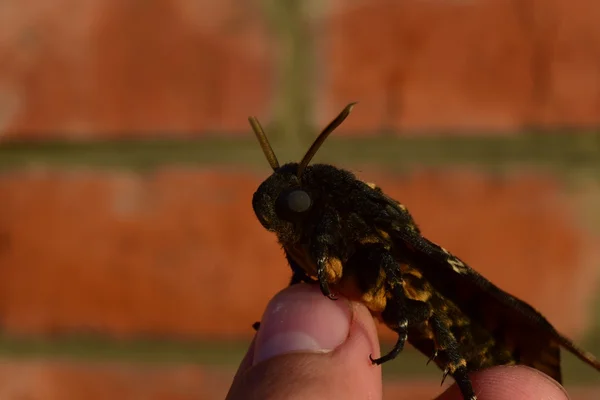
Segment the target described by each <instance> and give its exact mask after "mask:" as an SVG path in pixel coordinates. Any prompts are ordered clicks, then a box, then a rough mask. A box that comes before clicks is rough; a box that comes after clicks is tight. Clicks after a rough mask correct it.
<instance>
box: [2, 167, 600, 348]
mask: <svg viewBox="0 0 600 400" xmlns="http://www.w3.org/2000/svg"><path fill="white" fill-rule="evenodd" d="M265 172H266V171H265ZM360 175H361V177H364V178H368V179H369V180H371V181H375V182H378V184H379V185H380V186H381V187H382V188H384V190H386V192H388V193H389V194H390V195H392V196H394V197H396V198H398V199H400V200H401V201H403V202H404V204H406V205H407V206H408V207H409V209H410V210H411V211H412V213H413V215H414V217H415V219H416V220H417V222H418V223H419V224H420V226H421V227H422V230H423V232H424V234H425V235H426V236H427V237H429V238H430V239H432V240H434V241H437V242H439V243H441V244H443V245H444V246H445V247H446V248H448V249H450V250H451V251H453V252H454V253H455V254H457V255H459V256H460V257H462V258H463V259H465V260H466V261H467V262H468V263H470V264H471V265H472V266H473V267H474V268H476V269H478V270H479V271H481V272H482V273H483V274H484V275H485V276H487V277H488V278H490V279H491V280H492V281H493V282H495V283H497V284H498V285H499V286H500V287H502V288H504V289H506V290H508V291H509V292H512V293H514V294H516V295H518V296H520V297H522V298H524V299H526V300H527V301H530V302H531V303H532V304H533V305H534V306H536V307H538V308H539V309H540V310H541V311H542V312H544V313H545V314H546V315H547V316H548V317H549V318H550V320H551V321H552V322H553V323H555V324H556V326H557V327H558V328H559V329H561V330H562V331H564V332H565V333H568V334H572V335H579V334H581V333H583V332H584V331H585V329H586V328H587V327H588V326H589V318H590V317H592V314H591V310H590V307H589V305H590V302H591V300H592V299H593V297H594V292H595V288H596V287H597V281H598V278H599V277H598V274H599V273H600V271H599V270H598V268H597V266H598V263H599V261H600V257H599V254H598V249H597V243H598V237H593V236H591V235H590V234H589V232H587V231H586V229H585V228H584V227H583V224H582V223H581V215H578V211H577V210H576V208H577V207H579V206H580V203H579V202H578V200H577V196H568V195H567V192H566V191H565V190H564V188H563V187H562V185H560V184H559V183H558V182H557V181H555V180H554V179H552V178H551V177H548V176H544V175H539V174H526V173H519V174H513V175H507V176H503V177H497V176H491V175H486V174H482V173H476V172H469V171H458V170H457V171H453V170H452V169H449V170H446V171H445V172H441V171H437V172H434V171H431V172H415V173H411V174H408V175H397V174H385V173H382V172H376V171H371V172H364V173H361V174H360ZM263 178H264V175H263V174H259V173H249V172H239V171H235V170H220V171H216V170H209V169H204V170H203V169H182V168H168V167H165V168H163V169H161V170H158V171H156V172H154V173H148V174H137V173H131V172H116V171H113V172H108V171H107V172H98V171H90V170H78V171H60V170H45V169H38V170H31V171H27V170H23V171H21V172H15V173H4V174H1V175H0V198H1V199H2V207H1V208H0V265H2V268H1V269H0V293H1V294H2V297H1V298H0V321H2V325H3V330H4V331H5V332H8V333H12V334H51V333H61V332H77V331H80V332H82V331H83V332H101V333H109V334H112V335H116V336H137V335H144V334H148V335H168V336H173V337H186V336H187V337H217V336H222V335H226V336H229V337H233V336H238V337H248V336H249V335H251V334H252V331H251V329H250V325H251V324H252V323H253V322H254V321H255V320H256V319H257V318H260V315H261V313H262V310H263V308H264V306H265V305H266V303H267V301H268V299H269V298H270V296H272V295H273V294H274V293H275V292H276V291H278V290H279V289H280V288H282V287H283V286H284V285H286V284H287V281H288V279H289V271H288V267H287V264H286V262H285V260H284V258H283V254H282V251H281V250H280V248H279V246H278V244H277V243H276V241H275V237H274V236H273V235H271V234H270V233H268V232H266V231H265V230H264V229H263V228H262V227H261V226H260V225H259V223H258V221H257V220H256V218H255V216H254V214H253V211H252V208H251V204H250V203H251V196H252V194H253V192H254V190H255V188H256V187H257V185H258V184H259V183H260V181H261V180H262V179H263ZM474 237H476V238H477V240H476V242H474V241H473V238H474ZM594 243H595V244H594ZM557 293H560V296H557ZM383 331H384V332H385V334H386V335H388V337H391V335H390V334H389V332H387V330H385V329H384V330H383Z"/></svg>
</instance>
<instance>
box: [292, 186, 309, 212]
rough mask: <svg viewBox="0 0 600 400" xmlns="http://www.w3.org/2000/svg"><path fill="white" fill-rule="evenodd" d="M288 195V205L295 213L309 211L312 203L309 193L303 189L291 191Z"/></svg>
mask: <svg viewBox="0 0 600 400" xmlns="http://www.w3.org/2000/svg"><path fill="white" fill-rule="evenodd" d="M286 197H287V198H286V202H287V207H288V208H289V209H290V211H293V212H295V213H303V212H305V211H308V209H309V208H310V206H311V204H312V201H311V199H310V196H309V195H308V193H306V192H305V191H304V190H301V189H296V190H293V191H291V192H289V193H288V194H287V196H286Z"/></svg>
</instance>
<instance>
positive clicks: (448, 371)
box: [440, 368, 450, 386]
mask: <svg viewBox="0 0 600 400" xmlns="http://www.w3.org/2000/svg"><path fill="white" fill-rule="evenodd" d="M449 373H450V368H446V369H445V370H444V376H443V377H442V383H441V384H440V386H442V385H443V384H444V381H445V380H446V377H447V376H448V374H449Z"/></svg>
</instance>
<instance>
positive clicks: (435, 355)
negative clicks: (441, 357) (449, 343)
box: [425, 350, 438, 365]
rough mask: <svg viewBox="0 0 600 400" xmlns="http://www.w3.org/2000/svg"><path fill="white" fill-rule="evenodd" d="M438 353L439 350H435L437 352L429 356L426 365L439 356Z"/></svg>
mask: <svg viewBox="0 0 600 400" xmlns="http://www.w3.org/2000/svg"><path fill="white" fill-rule="evenodd" d="M437 355H438V351H437V350H436V351H435V352H434V353H433V354H432V355H431V357H429V360H427V364H425V365H429V363H430V362H432V361H433V360H435V358H436V357H437Z"/></svg>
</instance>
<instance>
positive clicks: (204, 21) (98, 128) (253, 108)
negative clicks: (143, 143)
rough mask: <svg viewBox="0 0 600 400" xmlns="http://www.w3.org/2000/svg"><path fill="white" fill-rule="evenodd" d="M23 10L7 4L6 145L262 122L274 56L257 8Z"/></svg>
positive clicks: (0, 78) (1, 32)
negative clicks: (255, 118)
mask: <svg viewBox="0 0 600 400" xmlns="http://www.w3.org/2000/svg"><path fill="white" fill-rule="evenodd" d="M27 3H30V4H24V2H16V3H10V4H7V5H3V6H2V8H3V10H2V11H1V12H2V13H6V14H5V15H8V16H9V18H6V21H5V22H3V23H1V24H0V44H2V46H0V56H1V58H2V60H3V62H2V63H0V109H2V110H3V111H2V114H0V136H2V134H3V135H4V137H15V136H16V137H18V138H20V139H24V138H50V137H60V138H76V139H82V138H88V137H95V138H98V137H101V138H112V137H124V136H133V137H139V136H146V137H147V136H154V135H159V134H160V135H167V136H173V135H194V134H202V133H205V132H206V131H209V132H214V131H219V132H234V133H235V132H246V131H247V130H248V129H247V128H248V127H247V120H246V118H247V115H248V114H249V113H256V114H259V115H266V114H267V105H268V102H269V101H270V91H271V87H272V82H271V81H272V79H271V76H272V69H271V67H272V62H271V57H272V54H271V53H272V49H271V47H270V45H269V43H268V42H267V40H266V32H265V29H266V28H265V25H264V21H263V19H262V18H261V15H260V7H259V5H258V4H257V3H256V2H248V4H246V5H245V6H243V7H240V6H239V5H238V4H237V2H234V1H233V0H230V1H225V2H219V3H215V2H210V1H203V2H194V4H196V5H194V6H191V5H190V2H187V1H182V0H181V1H176V2H172V1H152V2H139V1H127V2H123V1H87V2H83V3H82V2H80V1H77V0H59V1H57V2H53V4H52V7H48V6H44V4H42V3H44V2H40V1H33V0H30V1H28V2H27ZM3 21H4V19H3ZM66 21H68V23H67V22H66Z"/></svg>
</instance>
